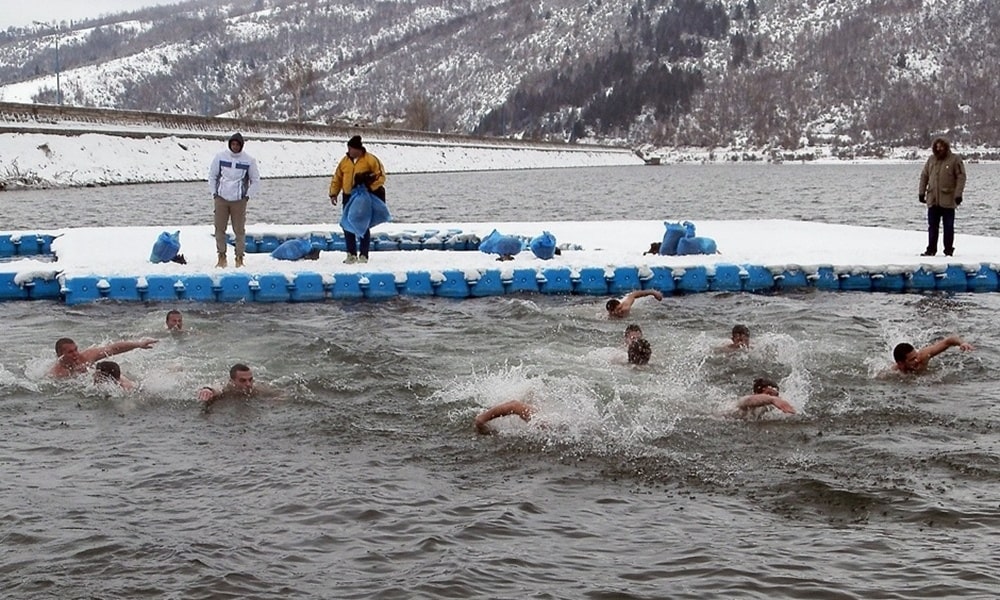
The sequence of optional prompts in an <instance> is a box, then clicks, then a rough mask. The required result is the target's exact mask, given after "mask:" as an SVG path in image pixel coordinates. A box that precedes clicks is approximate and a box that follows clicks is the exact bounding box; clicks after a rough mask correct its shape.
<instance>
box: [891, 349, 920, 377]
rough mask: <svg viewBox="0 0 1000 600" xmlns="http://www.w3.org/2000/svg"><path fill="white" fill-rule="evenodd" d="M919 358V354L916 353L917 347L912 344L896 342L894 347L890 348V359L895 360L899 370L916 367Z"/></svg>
mask: <svg viewBox="0 0 1000 600" xmlns="http://www.w3.org/2000/svg"><path fill="white" fill-rule="evenodd" d="M919 358H920V355H919V354H917V349H916V348H914V347H913V344H907V343H906V342H903V343H901V344H896V347H895V348H893V349H892V359H893V360H894V361H896V367H897V368H898V369H899V370H900V371H912V370H914V369H916V368H917V366H918V364H919V362H920V361H919Z"/></svg>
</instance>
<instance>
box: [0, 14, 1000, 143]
mask: <svg viewBox="0 0 1000 600" xmlns="http://www.w3.org/2000/svg"><path fill="white" fill-rule="evenodd" d="M997 33H1000V3H998V2H995V1H994V0H952V1H951V2H947V3H946V2H937V1H932V0H631V1H626V2H621V1H611V0H546V1H539V0H531V1H529V0H455V1H426V2H390V1H384V2H366V3H356V2H335V1H332V0H299V1H293V0H256V1H255V2H233V3H218V2H215V1H212V0H198V1H194V2H188V3H186V4H182V5H180V6H179V7H178V6H173V7H160V8H152V9H147V10H142V11H138V12H134V13H129V14H123V15H117V16H114V17H108V18H104V19H101V20H95V21H89V22H82V23H58V24H54V25H53V27H51V28H48V29H38V28H34V29H31V30H18V29H9V30H8V31H6V32H4V33H2V34H0V83H2V86H0V100H6V101H34V102H44V103H57V101H58V98H57V94H56V89H55V86H54V78H53V77H52V75H53V73H54V70H55V65H56V50H55V48H56V43H58V48H59V50H58V52H59V54H58V64H59V69H60V71H61V75H60V92H61V95H62V101H63V103H65V104H73V105H79V106H101V107H111V108H123V109H138V110H149V111H162V112H172V113H185V114H194V115H232V116H240V117H246V118H258V119H271V120H294V121H313V122H323V123H331V124H333V123H345V124H371V125H378V126H382V127H397V128H406V129H412V130H424V131H441V132H454V133H475V134H480V135H491V136H515V137H524V138H529V139H546V140H566V141H575V140H587V141H599V142H608V143H626V144H630V145H632V146H635V147H639V146H643V145H653V146H688V145H693V146H704V147H716V146H730V147H732V146H737V147H738V146H745V147H758V148H761V147H768V148H779V149H789V150H794V149H798V148H802V147H805V146H810V145H815V144H821V143H825V144H833V145H843V146H845V147H846V146H850V147H851V148H853V149H855V150H856V149H857V148H859V147H862V148H863V147H869V148H872V149H873V150H872V151H873V152H878V148H879V147H883V146H914V145H916V146H926V145H927V144H928V143H929V140H930V138H931V137H933V136H934V135H938V134H946V135H948V136H950V137H951V138H952V139H953V140H955V142H957V143H959V144H964V145H966V146H972V145H987V146H989V145H995V141H996V140H997V139H1000V135H998V134H1000V121H998V119H997V117H996V115H997V114H1000V110H998V109H1000V107H998V106H997V103H998V99H997V94H994V93H991V87H993V86H994V85H995V82H996V81H998V80H1000V62H998V61H997V60H996V57H997V56H998V55H1000V52H998V43H1000V42H998V36H997ZM26 89H27V90H29V91H28V92H25V91H24V90H26ZM18 94H20V95H25V94H26V95H27V97H24V98H21V97H19V96H18Z"/></svg>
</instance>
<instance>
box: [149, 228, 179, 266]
mask: <svg viewBox="0 0 1000 600" xmlns="http://www.w3.org/2000/svg"><path fill="white" fill-rule="evenodd" d="M180 251H181V232H180V231H175V232H173V233H170V232H167V231H164V232H163V233H161V234H160V236H159V237H158V238H156V242H154V243H153V251H152V252H150V253H149V262H151V263H165V262H170V261H172V260H173V259H174V257H175V256H177V253H178V252H180Z"/></svg>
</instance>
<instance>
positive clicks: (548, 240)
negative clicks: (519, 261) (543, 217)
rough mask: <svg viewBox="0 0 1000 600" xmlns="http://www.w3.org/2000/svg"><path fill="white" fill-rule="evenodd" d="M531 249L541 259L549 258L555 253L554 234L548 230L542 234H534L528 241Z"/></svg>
mask: <svg viewBox="0 0 1000 600" xmlns="http://www.w3.org/2000/svg"><path fill="white" fill-rule="evenodd" d="M528 247H529V248H531V251H532V252H533V253H534V254H535V256H537V257H538V258H540V259H542V260H549V259H550V258H552V257H553V256H554V255H555V253H556V236H554V235H552V234H551V233H549V232H548V231H543V232H542V235H539V236H535V237H534V238H532V239H531V242H529V243H528Z"/></svg>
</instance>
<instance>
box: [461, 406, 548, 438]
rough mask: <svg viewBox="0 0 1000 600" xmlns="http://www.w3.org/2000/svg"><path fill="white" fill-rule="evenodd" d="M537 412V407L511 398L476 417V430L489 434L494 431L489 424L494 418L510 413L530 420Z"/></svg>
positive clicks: (524, 419) (523, 419)
mask: <svg viewBox="0 0 1000 600" xmlns="http://www.w3.org/2000/svg"><path fill="white" fill-rule="evenodd" d="M533 414H535V409H534V407H533V406H531V405H530V404H525V403H524V402H521V401H520V400H511V401H510V402H504V403H503V404H498V405H496V406H494V407H493V408H490V409H488V410H486V411H484V412H482V413H480V414H479V416H477V417H476V420H475V426H476V431H477V432H479V433H481V434H484V435H488V434H491V433H493V430H492V429H491V428H490V426H489V422H490V421H492V420H493V419H498V418H500V417H506V416H508V415H517V416H519V417H521V420H522V421H525V422H527V421H530V420H531V416H532V415H533Z"/></svg>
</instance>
